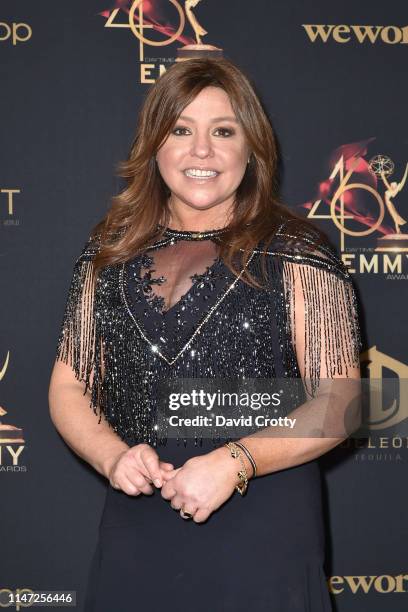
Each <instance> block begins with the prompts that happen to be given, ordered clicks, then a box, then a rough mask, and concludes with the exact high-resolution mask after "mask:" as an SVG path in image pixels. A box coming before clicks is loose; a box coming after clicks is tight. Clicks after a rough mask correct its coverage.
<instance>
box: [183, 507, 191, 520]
mask: <svg viewBox="0 0 408 612" xmlns="http://www.w3.org/2000/svg"><path fill="white" fill-rule="evenodd" d="M180 514H181V516H182V518H186V519H189V518H192V517H193V515H192V514H190V512H185V510H184V508H181V510H180Z"/></svg>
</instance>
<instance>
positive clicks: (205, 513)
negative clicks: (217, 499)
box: [193, 508, 211, 523]
mask: <svg viewBox="0 0 408 612" xmlns="http://www.w3.org/2000/svg"><path fill="white" fill-rule="evenodd" d="M210 515H211V512H210V511H209V510H207V509H204V508H199V509H198V510H197V512H195V513H194V516H193V521H194V522H195V523H204V522H205V521H206V520H207V519H208V517H209V516H210Z"/></svg>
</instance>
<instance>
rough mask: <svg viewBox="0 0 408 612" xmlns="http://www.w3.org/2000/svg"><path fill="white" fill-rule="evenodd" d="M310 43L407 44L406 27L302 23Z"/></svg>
mask: <svg viewBox="0 0 408 612" xmlns="http://www.w3.org/2000/svg"><path fill="white" fill-rule="evenodd" d="M302 27H303V28H305V31H306V34H307V35H308V37H309V40H310V42H312V43H315V42H317V41H318V42H323V43H327V42H328V41H329V40H333V41H334V42H336V43H341V44H344V43H348V42H350V41H354V42H358V43H360V44H362V43H369V44H372V45H373V44H374V43H376V42H383V43H386V44H387V45H397V44H402V45H406V44H408V26H404V27H399V26H392V25H390V26H381V25H376V26H372V25H344V24H342V25H317V24H315V25H312V24H304V23H302Z"/></svg>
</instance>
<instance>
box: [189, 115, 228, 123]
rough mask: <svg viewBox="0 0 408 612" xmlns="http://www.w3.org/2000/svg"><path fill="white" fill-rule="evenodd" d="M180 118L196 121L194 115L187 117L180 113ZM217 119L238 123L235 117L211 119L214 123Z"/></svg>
mask: <svg viewBox="0 0 408 612" xmlns="http://www.w3.org/2000/svg"><path fill="white" fill-rule="evenodd" d="M179 119H183V120H184V121H191V122H192V123H194V121H195V119H193V117H187V116H186V115H180V117H179ZM216 121H232V122H233V123H238V121H237V120H236V119H235V117H213V118H212V119H211V122H212V123H215V122H216Z"/></svg>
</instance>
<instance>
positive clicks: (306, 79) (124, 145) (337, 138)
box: [0, 0, 408, 612]
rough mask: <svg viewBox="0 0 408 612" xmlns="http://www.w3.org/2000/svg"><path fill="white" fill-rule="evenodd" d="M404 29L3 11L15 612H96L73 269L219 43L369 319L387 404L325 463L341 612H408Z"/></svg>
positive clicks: (5, 528) (237, 1) (100, 482)
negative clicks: (76, 428)
mask: <svg viewBox="0 0 408 612" xmlns="http://www.w3.org/2000/svg"><path fill="white" fill-rule="evenodd" d="M193 4H196V6H195V7H193V6H192V5H193ZM407 23H408V22H407V11H406V6H405V3H404V2H402V1H401V2H399V1H398V0H388V2H380V1H379V0H374V1H373V2H370V3H368V2H360V3H356V2H351V1H349V0H343V1H339V2H333V1H331V2H327V1H323V0H315V2H313V3H307V2H302V1H301V0H287V1H285V2H283V0H276V1H274V2H270V1H267V0H256V1H255V2H251V3H248V2H246V1H245V0H223V1H222V2H215V1H214V0H201V2H199V3H192V2H188V1H187V2H181V1H178V0H171V1H169V0H157V1H156V0H150V1H147V0H145V1H144V2H143V3H142V4H141V3H140V1H135V2H133V1H132V0H130V1H126V0H122V1H119V0H118V2H117V3H116V4H115V3H114V0H70V1H69V2H53V1H51V0H43V1H42V2H41V3H38V2H35V3H34V2H30V1H29V0H16V1H15V2H13V3H8V7H7V6H3V7H2V10H1V13H0V57H1V67H2V74H1V91H2V95H1V98H0V104H1V111H2V112H1V117H2V122H1V136H2V148H1V165H0V266H1V268H0V274H1V277H0V278H1V302H0V305H1V318H0V320H1V336H0V421H1V424H0V437H1V440H0V441H1V444H0V471H1V491H2V504H1V527H2V551H3V552H2V554H1V561H0V606H6V603H5V602H6V601H8V598H9V596H10V594H16V593H18V592H20V593H22V592H23V590H24V589H31V590H35V591H38V590H44V591H49V590H53V591H55V590H64V591H67V590H72V591H76V594H77V609H78V610H81V609H82V605H83V596H84V587H85V583H86V573H87V569H88V566H89V562H90V559H91V555H92V552H93V549H94V546H95V542H96V537H97V528H98V521H99V517H100V513H101V509H102V503H103V498H104V492H105V487H106V481H104V479H102V478H101V477H99V476H98V475H97V474H96V473H95V472H93V470H92V469H91V468H89V467H88V466H87V464H86V463H85V462H83V461H82V460H80V459H79V458H77V457H76V456H75V455H74V454H73V453H72V452H71V451H70V450H69V448H68V447H67V445H66V444H65V443H64V441H63V440H62V438H61V437H60V436H59V434H58V433H57V432H56V430H55V429H54V427H53V425H52V423H51V421H50V417H49V412H48V400H47V391H48V384H49V377H50V373H51V369H52V365H53V360H54V355H55V348H56V341H57V334H58V331H59V326H60V323H61V318H62V313H63V308H64V305H65V299H66V294H67V290H68V286H69V281H70V277H71V273H72V266H73V263H74V260H75V258H76V257H77V256H78V254H79V252H80V250H81V249H82V246H83V244H84V243H85V240H86V238H87V237H88V235H89V232H90V229H91V227H92V226H93V225H94V224H95V223H96V222H97V221H98V220H99V219H100V218H101V217H102V216H103V214H104V213H105V211H106V210H107V209H108V208H109V206H110V198H111V196H112V195H113V194H114V193H117V192H118V190H120V189H121V187H122V185H121V182H120V180H119V179H118V178H116V177H115V170H114V168H115V164H116V163H117V162H118V161H119V160H120V159H123V158H125V157H126V156H127V153H128V151H129V147H130V144H131V141H132V140H133V136H134V131H135V126H136V119H137V113H138V109H139V108H140V104H141V102H142V100H143V97H144V95H145V93H146V91H147V90H148V88H149V85H150V84H151V83H153V82H154V81H155V79H156V78H157V77H158V76H159V75H160V74H161V72H162V71H165V70H166V69H167V68H169V66H170V65H171V64H172V63H173V62H174V61H175V58H176V57H177V53H178V51H177V50H178V49H179V48H180V47H182V46H183V45H186V44H189V43H194V42H197V40H198V38H197V36H196V33H197V35H198V33H199V32H200V31H202V29H204V30H205V31H206V34H204V35H202V36H201V40H202V42H204V43H208V44H213V45H215V46H216V47H218V48H220V49H222V53H223V55H224V56H225V57H227V58H229V59H231V60H233V61H234V62H236V63H237V64H238V65H239V66H240V67H241V68H242V69H243V70H244V71H245V72H246V73H247V74H248V75H249V77H250V78H251V79H252V81H253V83H254V85H255V87H256V89H257V91H258V93H259V95H260V97H261V99H262V101H263V103H264V105H265V107H266V109H267V111H268V113H269V116H270V118H271V121H272V124H273V126H274V128H275V130H276V133H277V136H278V139H279V144H280V149H281V158H282V163H281V183H282V193H283V196H284V199H285V201H286V202H287V203H288V205H290V206H292V207H294V208H295V209H296V210H297V211H300V212H301V213H302V214H303V215H304V216H308V217H309V218H313V219H315V223H316V224H318V225H319V226H320V227H322V228H323V229H324V230H325V231H326V232H327V234H328V235H329V236H330V239H331V240H332V242H333V244H334V245H335V246H336V248H337V249H338V252H339V254H340V255H341V256H342V258H343V261H344V262H345V263H346V265H347V266H348V267H349V269H350V271H351V272H352V275H353V278H354V281H355V286H356V289H357V292H358V296H359V299H360V303H361V313H362V323H363V334H364V349H363V352H362V355H361V363H362V368H363V373H364V375H365V377H366V378H367V380H369V381H372V382H373V384H374V383H376V385H377V388H376V389H377V391H376V393H375V398H374V400H373V406H372V409H371V408H370V413H369V414H368V415H367V420H366V430H365V431H366V435H365V436H362V437H354V438H351V439H349V440H348V441H347V442H346V443H344V444H343V445H342V446H341V447H338V448H336V449H335V450H333V451H332V452H330V453H329V454H327V455H325V456H324V457H323V458H322V460H321V463H322V467H323V471H324V490H325V514H326V522H327V539H328V557H327V564H326V573H327V579H328V585H329V588H330V590H331V593H332V599H333V606H334V609H335V610H337V611H338V612H357V611H358V612H367V611H368V610H369V611H370V612H383V611H384V610H387V612H402V611H405V610H407V605H408V562H407V553H406V548H407V521H406V515H407V500H408V494H407V488H406V469H407V460H408V450H407V447H408V437H407V435H406V430H405V432H404V428H403V425H404V419H406V416H407V415H406V412H407V404H406V400H405V401H404V393H403V389H404V382H405V383H406V380H407V378H408V354H407V348H406V347H407V344H408V331H407V329H408V328H407V325H406V305H407V297H408V291H407V274H408V261H407V257H408V236H407V234H408V224H407V220H408V181H407V182H406V179H407V173H408V170H407V162H408V150H407V145H408V139H407V128H406V125H407V121H406V109H407V102H408V100H407V93H408V89H407V84H406V65H407V53H408V25H407ZM397 234H398V235H397ZM404 234H405V237H404ZM386 379H387V382H389V381H390V380H391V381H392V382H391V383H390V387H389V389H388V392H387V393H383V382H384V381H385V380H386ZM405 397H406V396H405ZM404 413H405V414H404ZM10 425H13V426H14V427H15V428H18V429H19V430H20V431H18V430H13V431H14V435H15V436H17V437H15V438H14V439H13V440H12V441H11V442H8V441H7V426H10ZM8 431H10V429H9V430H8ZM277 529H279V526H278V525H277ZM202 562H205V560H202ZM8 607H10V608H11V609H21V608H19V607H18V606H17V605H15V604H12V605H10V606H8ZM170 609H171V608H170ZM174 610H176V608H174Z"/></svg>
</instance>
